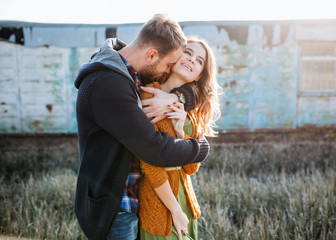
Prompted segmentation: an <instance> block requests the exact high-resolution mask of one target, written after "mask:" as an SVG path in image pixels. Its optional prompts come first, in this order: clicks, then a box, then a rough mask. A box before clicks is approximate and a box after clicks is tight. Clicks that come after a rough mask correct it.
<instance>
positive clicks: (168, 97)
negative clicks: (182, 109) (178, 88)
mask: <svg viewBox="0 0 336 240" xmlns="http://www.w3.org/2000/svg"><path fill="white" fill-rule="evenodd" d="M141 89H142V90H143V91H145V92H147V93H151V94H153V95H154V97H153V98H150V99H146V100H142V101H141V104H142V107H143V108H142V110H143V112H144V113H145V114H146V116H147V117H148V118H149V119H152V120H151V122H152V123H156V122H158V121H160V120H162V119H164V118H165V117H166V115H165V114H164V113H165V112H166V113H168V112H171V111H172V109H170V108H169V107H168V105H172V104H173V103H177V102H178V98H177V96H176V95H175V94H173V93H171V94H170V93H166V92H164V91H162V90H159V89H156V88H151V87H141Z"/></svg>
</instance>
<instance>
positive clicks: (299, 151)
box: [0, 142, 336, 240]
mask: <svg viewBox="0 0 336 240" xmlns="http://www.w3.org/2000/svg"><path fill="white" fill-rule="evenodd" d="M211 146H212V151H211V154H210V155H209V157H208V159H207V160H206V161H205V162H204V163H203V164H202V167H201V168H200V170H199V172H198V173H197V174H196V175H194V176H193V177H192V180H193V184H194V188H195V191H196V194H197V196H198V200H199V202H200V205H201V210H202V216H201V218H200V219H199V235H200V239H204V240H208V239H216V240H217V239H218V240H219V239H244V240H245V239H307V240H308V239H309V240H310V239H330V240H332V239H336V187H335V185H336V143H335V142H329V143H328V142H314V143H312V142H301V143H294V142H293V143H288V142H287V143H277V144H272V143H262V144H261V143H260V144H255V145H233V144H226V145H219V144H212V145H211ZM0 156H1V161H0V164H1V170H0V171H1V174H0V239H62V240H63V239H86V238H85V236H84V235H83V233H82V232H81V230H80V228H79V226H78V224H77V220H76V218H75V215H74V210H73V202H74V189H75V182H76V172H77V162H78V153H77V148H76V147H73V146H68V145H65V144H64V145H58V146H53V147H50V146H49V147H41V146H35V147H29V148H20V147H18V148H17V149H5V148H4V149H1V150H0ZM1 235H2V237H1ZM5 236H6V237H5Z"/></svg>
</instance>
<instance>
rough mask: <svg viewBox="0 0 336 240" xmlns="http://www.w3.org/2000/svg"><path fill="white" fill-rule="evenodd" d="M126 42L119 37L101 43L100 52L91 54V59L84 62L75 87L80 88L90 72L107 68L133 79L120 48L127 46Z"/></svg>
mask: <svg viewBox="0 0 336 240" xmlns="http://www.w3.org/2000/svg"><path fill="white" fill-rule="evenodd" d="M125 46H126V44H125V43H124V42H123V41H121V40H120V39H117V38H108V39H106V40H105V42H104V43H103V44H102V45H101V47H100V49H99V51H98V52H95V53H94V54H93V55H92V56H91V60H90V61H89V62H88V63H86V64H84V65H83V66H82V67H81V68H80V69H79V72H78V75H77V77H76V79H75V87H76V88H79V86H80V84H81V82H82V80H83V79H84V78H85V77H86V76H87V75H89V74H91V73H93V72H97V71H101V70H105V69H110V70H113V71H118V72H120V73H121V74H123V75H126V76H127V77H128V78H130V80H132V78H131V76H130V74H129V72H128V70H127V67H126V66H125V64H124V62H123V61H122V59H121V57H120V55H119V53H118V52H117V51H118V50H120V49H122V48H123V47H125Z"/></svg>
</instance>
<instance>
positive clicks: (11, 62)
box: [0, 42, 22, 133]
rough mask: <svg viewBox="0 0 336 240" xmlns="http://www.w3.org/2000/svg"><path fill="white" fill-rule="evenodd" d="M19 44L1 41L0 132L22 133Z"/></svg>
mask: <svg viewBox="0 0 336 240" xmlns="http://www.w3.org/2000/svg"><path fill="white" fill-rule="evenodd" d="M18 61H19V59H18V58H17V45H15V44H11V43H6V42H0V119H1V121H0V132H2V133H20V132H21V130H22V129H21V113H20V97H19V82H18Z"/></svg>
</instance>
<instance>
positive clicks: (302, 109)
mask: <svg viewBox="0 0 336 240" xmlns="http://www.w3.org/2000/svg"><path fill="white" fill-rule="evenodd" d="M330 125H333V126H336V97H300V98H299V99H298V126H299V127H304V126H318V127H321V126H330Z"/></svg>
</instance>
